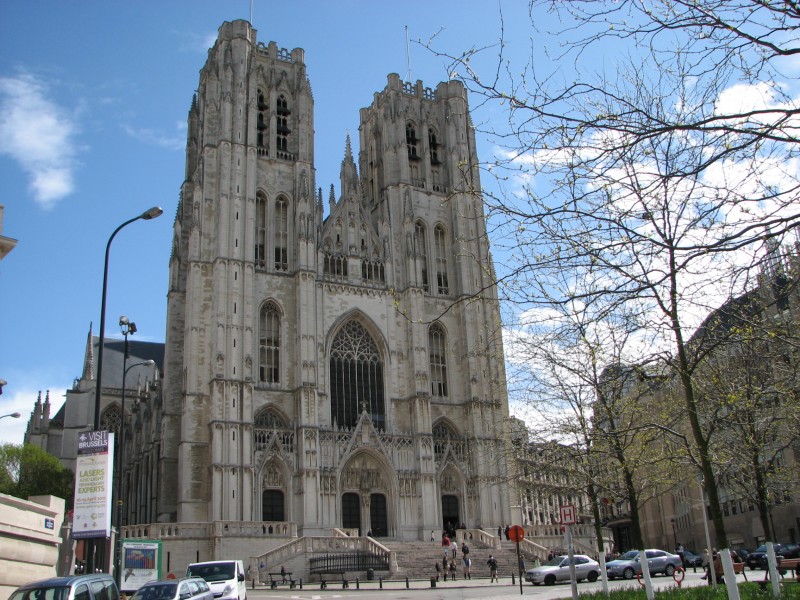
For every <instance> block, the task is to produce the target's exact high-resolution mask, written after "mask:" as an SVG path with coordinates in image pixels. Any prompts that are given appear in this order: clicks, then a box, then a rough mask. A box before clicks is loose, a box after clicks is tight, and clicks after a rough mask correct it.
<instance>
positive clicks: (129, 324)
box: [114, 316, 156, 589]
mask: <svg viewBox="0 0 800 600" xmlns="http://www.w3.org/2000/svg"><path fill="white" fill-rule="evenodd" d="M119 325H120V327H122V335H123V336H124V337H125V347H124V350H125V351H124V353H123V355H122V402H121V404H122V414H121V417H122V418H121V419H120V424H119V445H118V446H117V448H118V449H119V456H118V457H117V552H116V561H115V565H114V575H115V577H116V580H117V588H119V589H121V587H120V586H121V585H122V517H123V513H124V506H125V473H124V471H123V469H124V468H125V379H126V377H127V375H128V371H130V370H131V369H133V368H134V367H141V366H144V365H147V366H152V365H154V364H156V361H154V360H153V359H148V360H145V361H141V362H138V363H134V364H132V365H131V366H129V367H128V366H126V365H127V362H128V356H129V354H130V353H129V351H128V335H133V334H134V333H136V323H134V322H133V321H131V320H130V319H128V317H125V316H122V317H120V318H119Z"/></svg>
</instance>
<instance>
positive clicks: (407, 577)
mask: <svg viewBox="0 0 800 600" xmlns="http://www.w3.org/2000/svg"><path fill="white" fill-rule="evenodd" d="M406 589H408V577H406Z"/></svg>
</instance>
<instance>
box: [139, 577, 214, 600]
mask: <svg viewBox="0 0 800 600" xmlns="http://www.w3.org/2000/svg"><path fill="white" fill-rule="evenodd" d="M133 599H134V600H214V592H212V591H211V588H209V587H208V584H207V583H206V582H205V580H204V579H201V578H200V577H182V578H181V579H159V580H158V581H148V582H147V583H145V584H144V585H143V586H142V587H140V588H139V589H138V590H136V595H135V596H134V597H133Z"/></svg>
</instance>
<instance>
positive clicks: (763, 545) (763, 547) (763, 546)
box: [756, 544, 767, 552]
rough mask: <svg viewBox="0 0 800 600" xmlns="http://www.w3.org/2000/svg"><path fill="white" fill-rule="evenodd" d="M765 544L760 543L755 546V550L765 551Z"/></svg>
mask: <svg viewBox="0 0 800 600" xmlns="http://www.w3.org/2000/svg"><path fill="white" fill-rule="evenodd" d="M766 551H767V546H766V545H765V544H761V545H760V546H759V547H758V548H756V552H766Z"/></svg>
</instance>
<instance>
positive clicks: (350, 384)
mask: <svg viewBox="0 0 800 600" xmlns="http://www.w3.org/2000/svg"><path fill="white" fill-rule="evenodd" d="M330 373H331V420H332V422H333V423H334V424H335V425H336V426H337V427H353V426H355V424H356V423H357V422H358V417H359V415H360V414H361V411H362V410H366V411H367V413H369V416H370V418H371V419H372V422H373V423H374V424H375V426H376V427H378V428H381V429H383V428H384V426H385V422H386V415H385V408H384V392H383V362H382V361H381V357H380V354H379V353H378V347H377V345H376V344H375V341H374V340H373V339H372V337H371V336H370V335H369V333H367V330H366V329H365V328H364V326H363V325H362V324H361V323H359V322H358V321H349V322H348V323H347V324H346V325H345V326H344V327H342V329H341V330H340V331H339V333H337V334H336V337H335V338H334V339H333V344H332V345H331V359H330Z"/></svg>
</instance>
